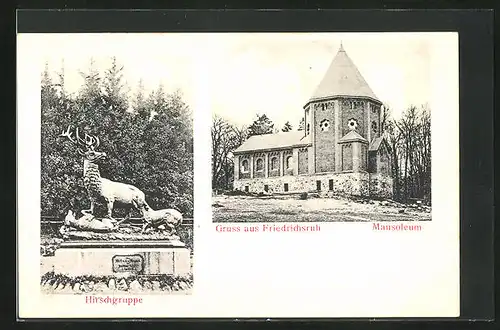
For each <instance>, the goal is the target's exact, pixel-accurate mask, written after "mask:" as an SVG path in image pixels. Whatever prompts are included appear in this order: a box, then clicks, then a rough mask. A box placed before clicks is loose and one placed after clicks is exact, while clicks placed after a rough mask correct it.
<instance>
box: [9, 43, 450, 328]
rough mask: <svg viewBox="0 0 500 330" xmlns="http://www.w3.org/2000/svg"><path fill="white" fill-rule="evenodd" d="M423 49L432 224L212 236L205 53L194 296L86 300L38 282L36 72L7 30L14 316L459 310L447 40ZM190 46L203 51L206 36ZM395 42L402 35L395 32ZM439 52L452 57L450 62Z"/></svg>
mask: <svg viewBox="0 0 500 330" xmlns="http://www.w3.org/2000/svg"><path fill="white" fill-rule="evenodd" d="M426 35H428V36H429V40H431V41H432V42H431V43H432V47H431V50H432V52H431V57H432V65H431V68H430V70H431V73H432V78H431V84H432V86H431V90H432V100H431V102H430V107H431V109H432V135H433V136H432V193H433V194H432V196H433V200H432V201H433V211H432V218H433V220H432V222H430V223H421V224H422V225H423V227H424V230H423V231H422V232H420V233H418V234H416V233H402V232H401V233H380V232H378V233H377V232H373V231H372V229H371V224H363V223H327V224H322V230H321V232H320V233H303V234H292V233H290V234H278V233H276V234H263V233H261V234H243V233H240V234H220V233H216V232H215V230H214V225H213V224H212V223H211V208H210V205H211V187H210V161H209V159H210V127H209V125H210V122H211V104H212V100H211V94H210V88H211V87H210V86H211V85H213V84H214V81H213V79H215V78H214V75H213V73H212V72H211V71H210V56H206V57H204V56H200V57H199V60H198V62H197V63H196V65H194V66H193V68H192V72H191V73H190V74H191V75H192V77H193V85H194V86H195V88H196V90H197V100H196V101H195V104H193V105H192V108H193V110H194V130H195V146H194V150H195V157H194V159H195V165H194V170H195V179H194V180H195V191H194V200H195V210H194V218H195V219H196V220H195V228H194V238H195V242H194V247H195V257H194V285H195V287H194V290H193V294H192V295H191V296H156V295H155V296H144V297H143V298H144V303H143V304H141V305H139V306H135V307H127V306H111V305H86V304H84V297H83V296H67V295H53V296H44V295H42V294H41V293H40V287H39V281H40V278H39V273H40V271H39V269H40V268H39V260H40V256H39V241H40V228H39V226H38V222H39V219H40V217H39V213H40V211H39V210H40V207H39V205H40V194H39V192H40V171H39V168H40V166H39V165H40V72H41V68H42V63H41V59H40V58H38V57H37V52H36V50H35V49H32V48H31V47H30V45H31V43H32V41H33V40H34V38H35V39H36V37H37V35H30V34H20V35H18V44H17V45H18V46H17V47H18V55H17V70H18V71H17V72H18V82H17V87H18V98H17V100H18V201H19V202H18V242H19V247H18V253H19V254H18V263H19V264H18V274H19V317H21V318H25V317H37V318H43V317H60V318H65V317H66V318H67V317H111V318H119V317H128V318H130V317H132V318H147V317H456V316H458V315H459V157H458V156H459V154H458V152H459V149H458V148H459V140H458V137H459V132H458V120H459V118H458V86H459V85H458V34H457V33H426ZM204 37H207V39H205V40H206V41H204V42H203V41H201V42H200V45H199V46H200V49H203V47H208V46H209V40H210V39H209V38H208V37H210V38H214V37H216V35H214V34H211V35H204ZM401 37H404V35H401ZM450 54H452V55H451V56H450Z"/></svg>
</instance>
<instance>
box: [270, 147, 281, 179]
mask: <svg viewBox="0 0 500 330" xmlns="http://www.w3.org/2000/svg"><path fill="white" fill-rule="evenodd" d="M268 157H269V158H268V162H269V163H268V169H269V176H280V153H279V152H270V153H269V155H268Z"/></svg>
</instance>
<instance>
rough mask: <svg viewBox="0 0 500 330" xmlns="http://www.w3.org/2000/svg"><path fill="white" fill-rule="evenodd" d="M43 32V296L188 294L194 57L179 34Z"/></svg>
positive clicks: (191, 229) (191, 215) (41, 255)
mask: <svg viewBox="0 0 500 330" xmlns="http://www.w3.org/2000/svg"><path fill="white" fill-rule="evenodd" d="M43 37H44V38H45V39H46V40H45V42H46V44H47V47H46V48H45V49H50V50H45V51H44V52H45V53H44V55H45V56H44V59H43V60H44V65H43V71H42V72H41V77H40V79H41V80H40V106H41V122H40V125H41V136H40V138H41V167H40V175H41V183H40V184H41V196H40V209H41V212H40V214H41V217H40V226H41V227H40V236H41V237H40V287H41V290H42V293H44V294H84V295H87V296H89V295H92V294H103V293H108V294H112V293H115V292H116V293H119V294H126V293H129V292H130V293H136V294H137V293H159V294H191V290H192V287H193V276H192V260H193V205H194V203H193V125H192V113H191V108H190V104H189V95H187V96H186V88H187V86H189V83H188V82H187V81H186V79H188V78H187V77H189V76H190V75H189V73H188V72H186V70H189V60H188V58H187V57H186V56H185V54H181V53H176V52H175V50H174V51H172V50H171V49H173V48H174V47H171V46H172V45H174V44H176V42H177V41H178V39H179V37H178V36H170V35H165V34H161V35H155V36H148V35H112V34H103V35H82V36H79V35H75V34H73V35H71V36H68V35H48V36H47V35H46V36H43ZM161 45H163V46H161ZM162 47H165V49H163V48H162ZM167 48H168V49H169V50H168V51H167V50H166V49H167Z"/></svg>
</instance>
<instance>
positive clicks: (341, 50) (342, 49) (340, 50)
mask: <svg viewBox="0 0 500 330" xmlns="http://www.w3.org/2000/svg"><path fill="white" fill-rule="evenodd" d="M344 51H345V50H344V46H343V45H342V40H340V48H339V52H344Z"/></svg>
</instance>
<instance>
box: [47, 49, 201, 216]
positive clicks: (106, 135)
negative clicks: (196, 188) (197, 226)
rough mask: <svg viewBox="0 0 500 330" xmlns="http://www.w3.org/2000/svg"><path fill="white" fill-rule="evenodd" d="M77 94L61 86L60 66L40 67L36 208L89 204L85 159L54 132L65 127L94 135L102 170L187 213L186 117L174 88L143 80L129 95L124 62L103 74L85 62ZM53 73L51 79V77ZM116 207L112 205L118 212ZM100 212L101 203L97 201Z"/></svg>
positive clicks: (52, 210) (152, 200)
mask: <svg viewBox="0 0 500 330" xmlns="http://www.w3.org/2000/svg"><path fill="white" fill-rule="evenodd" d="M81 74H82V77H83V78H84V82H83V84H82V86H81V88H80V90H79V91H78V92H77V93H74V94H69V93H68V92H67V90H66V89H65V84H64V71H63V70H61V71H60V72H57V74H56V75H52V74H51V72H50V71H49V68H48V66H47V65H46V68H45V71H44V72H43V74H42V84H41V111H42V119H41V121H42V122H41V157H42V159H41V210H42V215H49V216H58V217H60V216H62V215H63V214H64V213H65V212H66V210H67V209H68V207H70V205H72V208H73V209H74V210H81V209H85V208H88V207H89V203H90V201H89V200H88V198H87V193H86V190H85V188H84V186H83V159H82V157H81V156H80V155H79V154H78V153H77V150H76V147H75V146H74V145H72V144H71V143H70V142H69V141H68V140H67V139H65V138H60V137H58V136H59V135H60V134H61V132H62V131H63V130H64V129H66V128H67V126H68V125H70V124H71V125H75V126H77V127H79V128H80V130H81V131H82V132H85V133H89V134H93V135H96V136H98V137H99V138H100V141H101V144H100V147H99V150H100V151H104V152H106V154H107V158H106V159H104V160H103V161H101V163H100V164H99V169H100V172H101V176H102V177H104V178H107V179H110V180H114V181H119V182H123V183H128V184H132V185H134V186H136V187H137V188H139V189H141V190H142V191H143V192H144V193H145V194H146V200H147V202H148V203H149V205H150V206H151V207H153V208H154V209H159V208H176V209H178V210H179V211H181V212H182V213H183V214H184V216H186V217H190V216H192V211H193V134H192V118H191V113H190V110H189V108H188V106H187V105H186V104H185V103H184V102H183V100H182V97H181V95H180V93H178V92H177V93H173V94H167V93H165V91H164V90H163V87H162V86H161V85H160V86H159V87H158V88H157V89H156V90H155V91H153V92H151V93H149V94H148V95H146V94H145V91H144V88H143V86H142V83H141V82H139V86H138V88H137V91H136V92H135V94H134V95H133V96H129V93H128V90H127V87H126V86H125V83H124V79H123V67H122V66H120V65H119V64H118V63H117V60H116V58H113V59H112V63H111V65H110V67H109V68H108V69H107V70H106V71H105V72H100V71H98V70H96V68H95V66H94V63H93V62H91V64H90V68H89V69H88V70H87V71H86V72H82V73H81ZM54 77H56V78H54ZM118 207H119V206H118V205H117V206H115V209H116V213H114V214H116V215H118V216H120V215H123V213H121V214H120V211H123V210H120V209H119V208H118ZM95 212H96V214H97V215H99V214H101V215H104V214H105V206H104V203H100V205H97V206H96V210H95Z"/></svg>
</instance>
